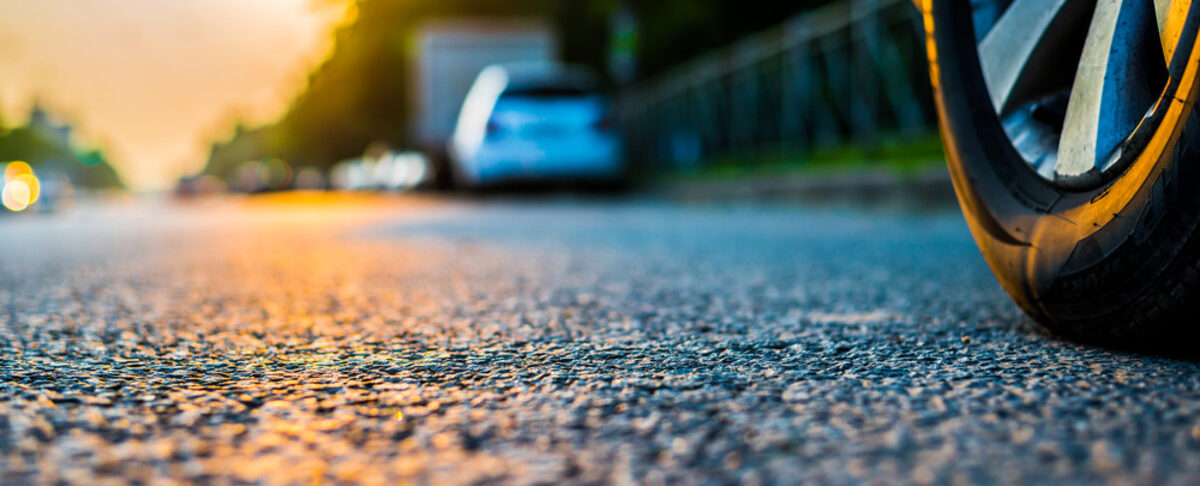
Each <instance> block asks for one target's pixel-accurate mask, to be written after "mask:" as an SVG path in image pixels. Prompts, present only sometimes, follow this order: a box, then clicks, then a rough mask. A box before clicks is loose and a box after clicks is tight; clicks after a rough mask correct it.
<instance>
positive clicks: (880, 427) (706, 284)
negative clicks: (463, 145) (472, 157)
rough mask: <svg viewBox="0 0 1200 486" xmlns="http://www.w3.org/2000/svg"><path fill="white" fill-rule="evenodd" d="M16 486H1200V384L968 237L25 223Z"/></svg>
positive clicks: (394, 206) (120, 212)
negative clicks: (1075, 320) (1065, 331)
mask: <svg viewBox="0 0 1200 486" xmlns="http://www.w3.org/2000/svg"><path fill="white" fill-rule="evenodd" d="M0 235H2V237H0V276H2V278H0V483H57V482H66V483H77V484H96V483H99V482H104V481H115V482H121V480H132V481H141V482H156V481H164V482H170V481H180V482H213V483H245V482H249V483H266V484H312V483H321V482H330V483H339V482H346V483H366V484H394V483H404V482H411V483H417V484H464V483H465V484H473V483H516V484H557V483H612V484H642V483H644V484H790V483H812V482H822V483H863V482H865V483H895V482H910V483H918V484H924V483H963V484H974V483H992V482H998V483H1020V484H1031V483H1045V482H1054V483H1080V484H1096V483H1102V482H1112V483H1145V484H1195V483H1196V482H1198V481H1200V366H1197V364H1194V363H1191V362H1186V361H1178V360H1172V359H1167V358H1160V357H1150V356H1139V355H1132V354H1122V353H1116V352H1111V351H1106V350H1102V349H1095V348H1090V347H1087V346H1081V345H1076V344H1072V343H1067V342H1062V341H1059V340H1056V339H1053V338H1052V337H1050V336H1047V335H1045V334H1044V333H1042V332H1041V331H1040V330H1039V329H1038V328H1036V326H1034V325H1033V324H1032V323H1030V322H1029V321H1028V320H1027V319H1026V318H1025V317H1023V316H1022V315H1021V313H1020V312H1019V311H1018V310H1017V309H1016V307H1015V306H1014V305H1012V304H1011V303H1010V302H1009V301H1008V299H1007V298H1006V297H1005V296H1004V295H1003V292H1002V291H1001V290H1000V289H999V286H998V285H997V284H996V283H995V282H994V281H993V279H992V277H991V275H990V274H989V272H988V270H987V268H986V267H985V265H984V264H983V262H982V259H981V258H980V256H979V254H978V252H977V251H976V249H975V248H974V246H973V244H972V242H971V240H970V236H969V235H968V233H967V231H966V228H965V225H964V224H963V223H962V221H961V218H960V216H959V215H958V214H956V213H954V212H952V211H939V212H935V213H932V214H925V213H911V212H900V211H867V210H861V209H838V208H821V209H809V208H802V207H783V206H780V207H770V206H752V205H741V206H729V207H726V206H714V205H703V206H680V205H674V204H670V203H664V202H653V201H604V200H583V201H580V200H571V199H554V198H550V199H541V200H537V201H511V200H489V201H476V202H447V201H439V200H431V199H421V198H383V199H373V198H353V197H351V198H333V199H330V198H323V197H318V196H283V197H274V198H259V199H252V200H249V201H226V202H216V203H199V204H190V205H166V206H144V205H138V204H130V205H123V206H122V205H118V206H112V207H105V208H103V209H90V210H83V209H80V210H77V211H73V212H69V213H68V214H63V215H56V216H49V217H8V218H0Z"/></svg>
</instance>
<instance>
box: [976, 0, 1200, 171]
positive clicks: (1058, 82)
mask: <svg viewBox="0 0 1200 486" xmlns="http://www.w3.org/2000/svg"><path fill="white" fill-rule="evenodd" d="M972 6H973V7H974V22H975V29H976V37H977V40H978V51H979V59H980V65H981V68H982V71H983V77H984V82H985V83H986V84H987V88H988V94H989V95H990V98H991V101H992V108H993V109H994V110H995V111H996V113H997V114H998V115H999V117H1000V120H1001V124H1002V125H1003V127H1004V131H1005V133H1007V135H1008V137H1009V140H1010V141H1011V142H1012V145H1013V148H1015V149H1016V151H1017V152H1018V153H1019V154H1020V155H1021V157H1022V158H1024V159H1025V162H1026V163H1027V164H1029V166H1030V168H1032V169H1033V170H1034V171H1036V172H1037V173H1038V174H1039V175H1040V176H1041V177H1042V178H1044V179H1046V180H1047V181H1048V182H1051V183H1053V184H1055V185H1058V186H1060V187H1063V188H1067V189H1084V188H1089V187H1094V186H1095V185H1097V184H1099V183H1102V182H1104V181H1107V180H1111V179H1112V178H1114V177H1116V175H1118V174H1119V172H1120V171H1121V170H1123V168H1124V166H1125V165H1126V164H1124V162H1126V161H1128V160H1129V159H1130V158H1131V157H1132V156H1134V155H1136V154H1137V153H1138V152H1139V151H1140V148H1141V147H1140V146H1138V140H1140V139H1141V138H1144V137H1139V136H1137V135H1138V134H1139V132H1141V131H1145V130H1149V129H1151V128H1152V127H1150V126H1149V125H1153V123H1151V122H1153V120H1154V116H1153V115H1154V110H1155V107H1156V106H1157V105H1158V102H1159V101H1160V100H1161V99H1162V98H1163V97H1164V96H1167V94H1166V93H1165V90H1166V87H1167V84H1168V80H1169V78H1170V72H1169V66H1170V65H1171V60H1172V59H1173V57H1174V55H1175V51H1176V48H1177V47H1178V46H1179V45H1180V43H1181V42H1183V41H1188V42H1190V41H1192V39H1181V38H1180V37H1181V35H1180V33H1181V31H1182V29H1183V24H1184V21H1185V18H1186V16H1187V12H1188V10H1189V8H1190V6H1191V0H1154V1H1153V2H1150V1H1147V0H973V1H972Z"/></svg>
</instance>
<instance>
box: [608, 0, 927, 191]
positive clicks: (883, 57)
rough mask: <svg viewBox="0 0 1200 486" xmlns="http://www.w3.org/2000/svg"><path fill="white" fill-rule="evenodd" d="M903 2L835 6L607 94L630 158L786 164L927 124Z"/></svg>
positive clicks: (919, 45) (918, 32) (917, 33)
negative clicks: (782, 160)
mask: <svg viewBox="0 0 1200 486" xmlns="http://www.w3.org/2000/svg"><path fill="white" fill-rule="evenodd" d="M924 49H925V47H924V31H923V30H922V27H921V23H920V14H919V12H917V11H916V9H914V8H913V7H912V3H911V2H910V1H909V0H845V1H843V2H840V3H836V4H833V5H830V6H827V7H824V8H822V9H819V10H816V11H813V12H810V13H806V14H803V15H801V16H799V17H796V18H794V19H791V20H789V21H788V22H786V23H784V24H783V25H781V26H779V27H776V28H774V29H771V30H768V31H765V32H761V33H759V34H756V35H753V36H751V37H749V38H747V39H744V40H742V41H740V42H738V43H736V44H734V45H732V46H729V47H726V48H723V49H720V50H717V51H715V52H712V53H709V54H707V55H704V56H702V57H700V58H698V59H696V60H693V61H691V62H689V63H687V64H685V65H683V66H682V67H680V68H677V69H675V70H673V71H671V72H668V73H666V74H665V75H663V76H660V77H659V78H657V79H653V80H651V81H649V82H647V83H645V84H643V85H641V86H635V87H633V88H632V89H629V90H626V91H625V92H624V94H623V95H622V96H620V97H619V98H618V102H617V111H618V113H619V115H618V116H619V118H620V120H621V123H622V127H623V130H624V132H625V137H626V144H627V147H628V151H629V155H630V157H631V158H632V159H634V160H635V161H637V162H640V163H641V164H646V165H650V166H658V167H662V166H666V167H672V166H676V167H678V166H694V165H698V164H702V163H708V162H712V161H715V160H720V159H730V158H732V159H737V160H742V159H744V160H757V159H761V158H763V157H764V156H766V155H768V154H774V155H778V156H797V155H800V154H804V153H808V152H811V151H812V150H814V149H818V148H821V147H828V146H836V145H840V144H843V143H846V142H851V141H853V142H860V143H871V142H874V141H875V140H877V139H878V138H879V137H880V136H881V135H883V134H888V133H898V134H915V133H921V132H925V131H927V130H929V129H930V127H931V126H932V124H933V123H934V120H935V116H934V113H933V108H932V106H933V102H932V100H931V96H930V90H929V87H928V86H929V81H928V73H927V71H926V68H925V50H924Z"/></svg>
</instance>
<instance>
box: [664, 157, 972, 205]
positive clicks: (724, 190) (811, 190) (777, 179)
mask: <svg viewBox="0 0 1200 486" xmlns="http://www.w3.org/2000/svg"><path fill="white" fill-rule="evenodd" d="M653 190H654V192H657V193H659V194H662V195H664V196H666V197H668V198H672V199H679V200H684V201H693V202H737V201H747V202H764V201H769V202H801V203H809V204H812V203H818V204H825V203H832V204H868V205H886V206H890V205H906V206H907V205H916V206H954V205H956V204H958V200H957V198H956V196H955V194H954V186H953V184H952V182H951V180H950V172H949V171H948V170H947V169H946V168H945V166H942V167H938V168H932V169H928V170H925V171H922V172H917V173H912V174H899V173H896V172H895V171H891V170H886V169H872V170H867V171H848V172H838V173H831V174H783V175H775V176H755V177H748V178H742V179H734V180H721V181H664V182H662V183H660V184H658V186H657V187H655V188H654V189H653Z"/></svg>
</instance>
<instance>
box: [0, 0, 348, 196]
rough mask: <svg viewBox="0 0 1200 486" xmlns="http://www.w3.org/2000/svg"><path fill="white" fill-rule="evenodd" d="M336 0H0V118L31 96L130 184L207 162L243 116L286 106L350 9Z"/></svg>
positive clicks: (22, 109) (171, 177)
mask: <svg viewBox="0 0 1200 486" xmlns="http://www.w3.org/2000/svg"><path fill="white" fill-rule="evenodd" d="M337 5H338V3H337V2H332V1H330V0H0V120H3V122H4V124H5V125H6V126H12V125H16V124H20V123H23V122H24V121H25V120H26V119H27V117H28V113H29V109H30V108H31V107H32V105H33V103H34V101H35V100H38V101H39V102H40V103H41V104H42V105H44V106H46V107H47V108H49V109H50V111H52V112H54V113H58V114H61V115H62V118H64V119H65V120H66V121H70V122H72V123H73V124H74V125H75V126H76V129H77V130H78V131H79V138H80V139H81V141H82V142H84V143H85V144H88V145H94V146H97V147H98V148H102V149H104V150H105V151H106V153H107V154H108V155H109V157H110V159H112V161H113V164H114V165H115V166H116V168H117V171H118V172H119V173H120V174H121V177H122V179H123V180H124V181H125V182H126V184H128V185H129V186H131V187H132V188H134V189H139V190H154V189H163V188H167V187H170V186H171V184H172V183H173V182H174V181H175V180H176V179H178V177H179V176H181V175H186V174H189V173H195V172H197V171H199V170H201V169H202V168H203V166H204V162H205V160H206V158H207V153H208V150H209V147H210V145H211V143H212V141H214V140H217V139H222V138H226V137H227V136H229V134H231V133H232V129H233V127H234V125H235V123H236V122H237V121H239V120H240V121H242V122H244V123H247V124H249V125H254V124H259V123H266V122H269V121H271V120H273V119H275V118H278V117H279V116H280V115H282V114H283V112H284V111H286V109H287V106H288V104H289V102H290V101H291V100H292V99H293V98H294V97H295V96H296V95H298V94H299V93H300V92H301V91H303V89H304V86H305V81H306V79H307V76H308V74H309V73H310V72H311V71H312V69H314V68H315V67H316V66H317V65H319V64H320V62H321V61H322V60H324V59H325V58H327V57H328V55H329V52H330V50H331V49H332V35H331V34H332V32H333V29H334V28H336V26H337V25H339V24H340V23H341V22H343V21H344V20H345V18H346V14H345V8H344V7H338V6H337Z"/></svg>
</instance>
